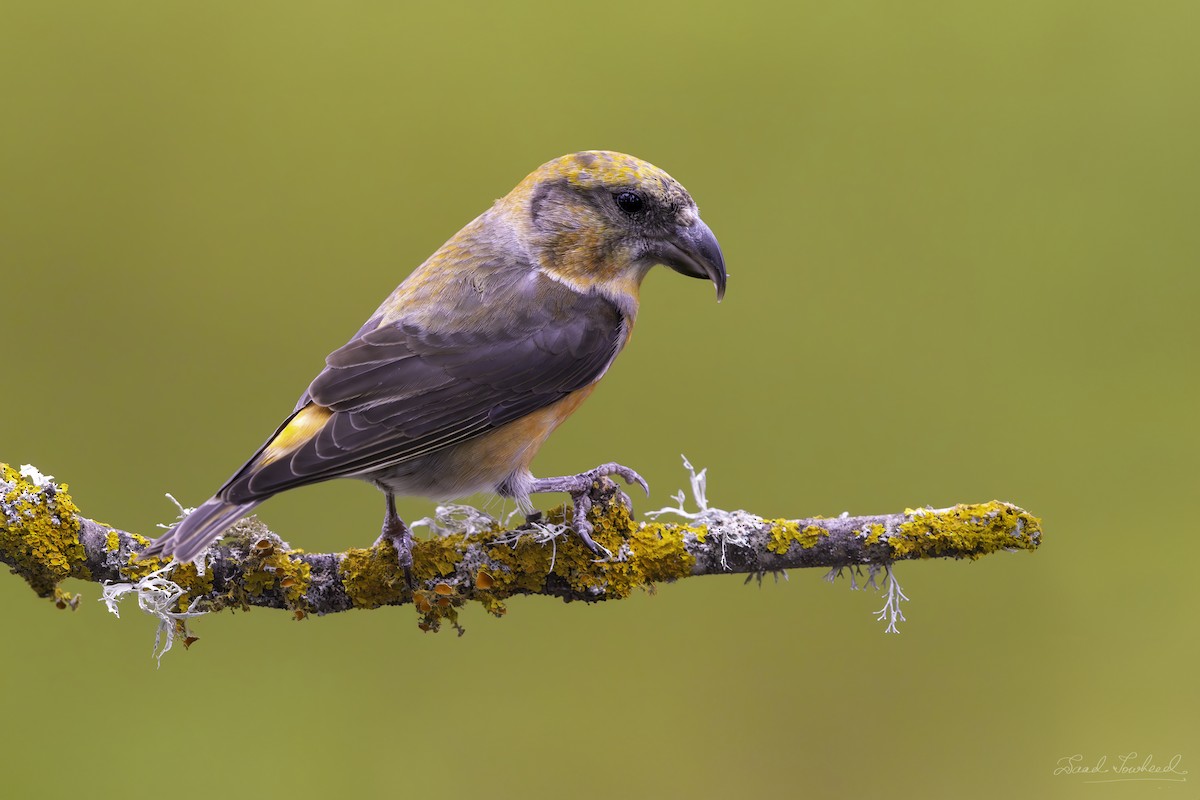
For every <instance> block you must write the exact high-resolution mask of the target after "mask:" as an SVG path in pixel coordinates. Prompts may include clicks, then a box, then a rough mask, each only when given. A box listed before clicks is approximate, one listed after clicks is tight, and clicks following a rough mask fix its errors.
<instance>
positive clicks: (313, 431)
mask: <svg viewBox="0 0 1200 800" xmlns="http://www.w3.org/2000/svg"><path fill="white" fill-rule="evenodd" d="M332 416H333V412H332V411H330V410H329V409H328V408H325V407H323V406H319V405H316V404H315V403H314V404H310V405H307V406H305V407H304V408H302V409H300V411H299V412H297V413H296V416H294V417H292V419H291V422H289V423H288V424H287V425H285V426H283V430H281V431H279V433H277V434H276V435H275V438H274V439H272V440H271V443H270V444H269V445H267V446H266V447H265V448H263V452H262V458H261V459H260V463H261V465H262V466H266V465H267V464H270V463H271V462H273V461H278V460H279V459H280V458H282V457H283V456H285V455H287V454H288V453H290V452H292V451H293V450H295V449H296V448H297V447H299V446H300V445H302V444H304V443H305V442H308V441H310V440H311V439H312V438H313V437H314V436H316V435H317V433H319V432H320V430H321V428H324V427H325V423H326V422H327V421H328V420H329V418H330V417H332Z"/></svg>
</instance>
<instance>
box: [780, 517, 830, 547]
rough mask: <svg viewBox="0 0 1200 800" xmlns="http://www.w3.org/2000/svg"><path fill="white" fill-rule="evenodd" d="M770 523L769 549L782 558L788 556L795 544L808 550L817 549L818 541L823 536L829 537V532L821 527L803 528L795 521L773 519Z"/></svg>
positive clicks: (808, 526)
mask: <svg viewBox="0 0 1200 800" xmlns="http://www.w3.org/2000/svg"><path fill="white" fill-rule="evenodd" d="M768 521H769V522H770V524H771V532H770V533H771V540H770V541H769V542H767V549H768V550H770V551H771V552H772V553H778V554H779V555H781V556H782V555H787V551H788V550H789V549H790V548H791V546H792V543H793V542H794V543H795V544H798V545H799V546H800V547H802V548H803V549H805V550H808V549H810V548H812V547H816V545H817V540H818V539H820V538H821V537H822V536H828V535H829V531H827V530H825V529H824V528H822V527H821V526H819V525H806V526H804V527H803V528H801V527H800V525H799V524H798V523H797V522H796V521H795V520H790V519H773V520H768Z"/></svg>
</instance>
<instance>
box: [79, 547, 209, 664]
mask: <svg viewBox="0 0 1200 800" xmlns="http://www.w3.org/2000/svg"><path fill="white" fill-rule="evenodd" d="M175 567H176V565H175V564H168V565H167V566H165V567H163V568H161V569H156V570H155V571H154V572H151V573H150V574H149V575H147V576H146V577H144V578H142V579H140V580H138V581H137V582H135V583H112V582H109V581H105V583H104V585H103V586H102V587H101V590H100V591H101V597H100V601H101V602H102V603H104V604H105V605H106V606H108V610H109V611H111V612H112V613H113V615H114V616H116V617H117V618H118V619H119V618H120V616H121V611H120V608H119V606H120V603H121V601H122V600H123V599H124V598H125V596H126V595H128V594H130V593H135V594H136V595H137V599H138V608H140V609H141V610H142V611H144V612H145V613H147V614H149V615H150V616H152V617H155V618H156V619H158V627H157V628H156V629H155V631H154V648H153V649H152V650H151V651H150V652H151V655H153V656H154V657H155V659H156V660H157V661H158V666H159V667H161V666H162V657H163V656H164V655H166V653H167V651H168V650H170V649H171V647H172V645H174V644H175V637H176V635H177V634H178V633H180V632H182V633H183V635H184V637H185V638H186V637H187V636H188V630H187V620H189V619H191V618H193V617H198V616H200V615H202V614H205V613H207V612H204V611H196V610H195V606H196V603H197V602H199V598H197V599H196V600H193V601H192V604H191V605H190V606H189V607H188V609H187V611H175V610H173V609H174V608H175V604H176V603H177V602H178V601H179V598H180V597H182V596H183V593H184V590H183V588H182V587H181V586H180V585H179V584H177V583H175V582H174V581H173V580H171V579H170V578H168V577H166V576H167V575H168V574H170V572H171V571H173V570H174V569H175ZM177 628H178V630H177ZM160 644H161V645H162V649H161V650H160V649H159V645H160Z"/></svg>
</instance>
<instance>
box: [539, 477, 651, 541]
mask: <svg viewBox="0 0 1200 800" xmlns="http://www.w3.org/2000/svg"><path fill="white" fill-rule="evenodd" d="M612 475H615V476H617V477H618V478H620V479H621V480H623V481H625V482H626V483H628V484H636V485H638V486H640V487H641V488H642V491H644V492H645V493H646V496H647V497H648V496H649V495H650V485H649V484H647V483H646V480H645V478H643V477H642V476H641V475H638V474H637V473H636V472H634V471H633V470H631V469H630V468H629V467H625V466H622V465H620V464H617V463H611V464H601V465H600V466H598V467H596V468H595V469H589V470H588V471H587V472H581V473H579V474H578V475H563V476H561V477H558V478H538V479H536V480H534V482H533V484H532V485H531V486H530V488H529V491H530V493H531V494H538V493H541V492H566V493H567V494H569V495H571V502H572V504H573V506H574V526H573V527H574V528H575V533H577V534H578V535H579V538H580V539H582V540H583V543H584V544H586V545H587V546H588V548H590V549H591V551H592V552H593V553H595V554H596V555H602V556H605V557H608V558H611V557H612V553H611V552H609V551H608V548H606V547H602V546H601V545H599V544H596V542H595V541H594V540H593V539H592V533H593V532H594V531H595V527H594V526H593V525H592V523H591V522H589V521H588V512H589V511H591V510H592V506H593V505H595V503H596V502H597V501H600V502H603V501H605V500H607V499H608V498H610V497H611V498H615V499H616V500H617V501H619V502H620V503H621V504H622V505H624V506H625V508H626V509H628V510H629V511H632V510H633V502H632V501H631V500H630V499H629V495H627V494H625V492H623V491H622V490H621V489H620V487H618V486H617V484H616V482H615V481H613V480H612V478H611V477H610V476H612Z"/></svg>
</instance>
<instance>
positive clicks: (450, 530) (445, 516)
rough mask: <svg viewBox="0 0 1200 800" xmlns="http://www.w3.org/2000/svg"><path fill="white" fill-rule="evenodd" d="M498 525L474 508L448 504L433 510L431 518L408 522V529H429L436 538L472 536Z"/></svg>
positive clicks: (493, 519) (492, 518)
mask: <svg viewBox="0 0 1200 800" xmlns="http://www.w3.org/2000/svg"><path fill="white" fill-rule="evenodd" d="M498 524H499V523H498V522H497V521H496V519H495V518H494V517H492V516H491V515H489V514H487V513H486V512H483V511H480V510H479V509H478V508H475V507H474V506H467V505H455V504H448V505H444V506H438V507H437V508H436V509H434V512H433V516H432V517H422V518H421V519H419V520H416V521H414V522H410V523H409V525H408V527H409V529H410V530H411V529H413V528H429V530H430V531H431V532H432V533H434V534H436V535H438V536H451V535H456V534H462V535H464V536H474V535H476V534H479V533H486V532H487V531H490V530H492V529H494V528H495V527H496V526H497V525H498Z"/></svg>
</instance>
